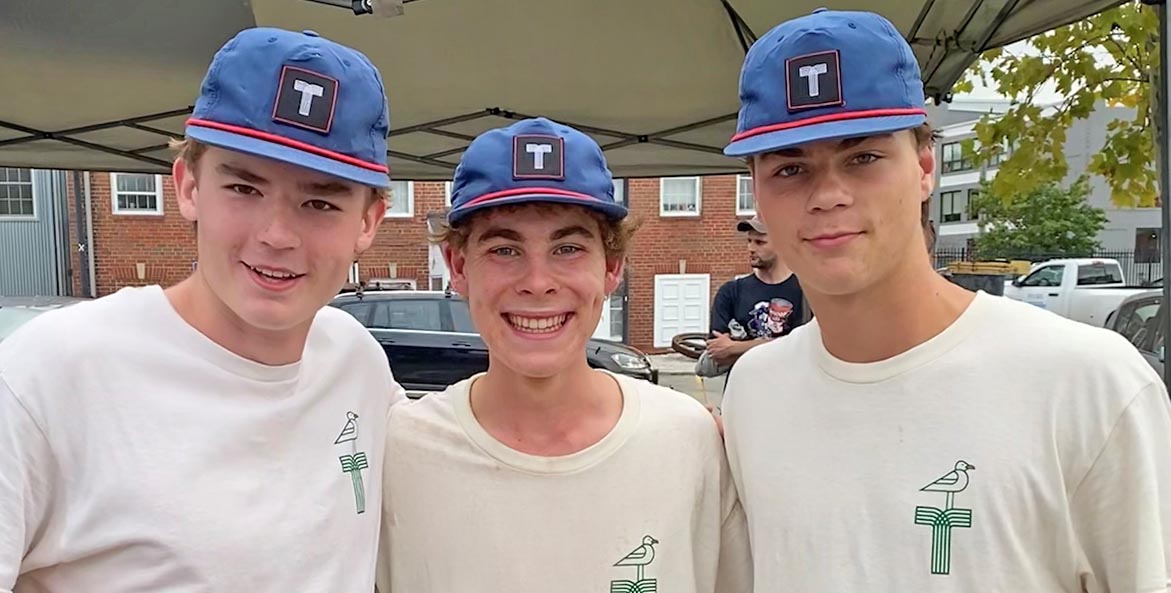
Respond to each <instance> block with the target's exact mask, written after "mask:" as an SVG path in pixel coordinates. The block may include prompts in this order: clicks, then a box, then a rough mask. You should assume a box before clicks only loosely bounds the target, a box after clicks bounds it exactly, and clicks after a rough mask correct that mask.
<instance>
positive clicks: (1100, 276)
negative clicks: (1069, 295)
mask: <svg viewBox="0 0 1171 593" xmlns="http://www.w3.org/2000/svg"><path fill="white" fill-rule="evenodd" d="M1121 283H1122V267H1121V266H1119V265H1118V264H1113V263H1106V262H1101V263H1093V264H1085V265H1082V266H1078V269H1077V285H1078V286H1093V285H1095V284H1121Z"/></svg>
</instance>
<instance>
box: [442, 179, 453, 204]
mask: <svg viewBox="0 0 1171 593" xmlns="http://www.w3.org/2000/svg"><path fill="white" fill-rule="evenodd" d="M443 204H444V205H445V206H447V207H448V208H451V182H450V181H444V182H443Z"/></svg>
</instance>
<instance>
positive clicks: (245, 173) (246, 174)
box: [216, 163, 268, 185]
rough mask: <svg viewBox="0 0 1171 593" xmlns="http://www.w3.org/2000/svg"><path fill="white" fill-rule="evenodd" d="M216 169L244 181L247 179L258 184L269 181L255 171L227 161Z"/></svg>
mask: <svg viewBox="0 0 1171 593" xmlns="http://www.w3.org/2000/svg"><path fill="white" fill-rule="evenodd" d="M216 171H219V172H220V173H221V174H223V175H228V176H231V177H236V178H238V179H240V180H243V181H247V182H248V183H255V184H257V185H263V184H266V183H268V180H267V179H265V178H264V177H261V176H260V175H257V174H256V173H253V172H252V171H249V170H248V169H245V168H243V167H237V166H235V165H229V164H227V163H220V164H219V165H216Z"/></svg>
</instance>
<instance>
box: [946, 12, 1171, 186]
mask: <svg viewBox="0 0 1171 593" xmlns="http://www.w3.org/2000/svg"><path fill="white" fill-rule="evenodd" d="M1157 31H1158V15H1157V13H1156V12H1155V10H1154V9H1153V8H1152V7H1150V6H1146V5H1144V4H1142V2H1140V1H1138V0H1132V1H1130V2H1128V3H1126V4H1123V5H1121V6H1118V7H1117V8H1114V9H1111V10H1108V11H1105V12H1103V13H1100V14H1098V15H1096V16H1093V17H1090V18H1088V19H1085V20H1082V21H1079V22H1076V23H1073V24H1071V25H1067V26H1065V27H1061V28H1059V29H1055V30H1053V31H1050V32H1047V33H1043V34H1041V35H1037V36H1035V37H1033V38H1031V39H1030V40H1029V43H1030V44H1031V45H1032V47H1033V48H1035V49H1036V50H1037V51H1036V52H1034V53H1020V54H1017V55H1014V54H1013V53H1011V52H1008V51H1005V49H1003V48H998V49H994V50H990V51H988V52H985V53H984V55H983V56H982V57H981V59H980V60H978V61H977V62H976V64H974V65H973V67H972V69H970V70H969V71H968V73H967V75H966V77H965V78H964V79H963V80H962V81H961V82H960V83H959V85H957V87H956V92H965V91H969V90H971V89H972V88H973V83H974V81H975V80H977V79H979V80H981V81H982V83H983V84H985V85H987V86H988V87H990V88H992V89H994V90H996V91H997V92H998V93H999V94H1001V95H1004V96H1007V97H1008V98H1010V99H1012V100H1013V105H1012V107H1011V108H1010V109H1009V110H1008V112H1007V113H1005V114H1003V116H1001V117H989V116H985V117H984V118H983V119H982V120H981V122H980V123H979V124H977V126H976V133H977V137H978V140H979V142H978V143H969V144H968V146H967V147H968V149H970V150H972V152H973V153H974V156H975V158H976V159H977V160H978V161H981V162H987V161H988V160H989V159H991V158H992V157H993V156H994V155H995V154H996V153H997V152H998V151H999V150H1001V148H1000V147H1003V146H1011V147H1013V150H1012V152H1011V156H1010V157H1008V158H1007V159H1006V160H1004V161H1002V163H1001V164H1000V170H999V172H998V173H997V176H996V179H995V180H994V181H993V183H992V190H993V193H995V194H997V195H1001V196H1014V195H1024V194H1028V193H1029V192H1031V191H1032V190H1034V189H1036V188H1038V187H1040V186H1042V185H1044V184H1046V183H1052V182H1060V181H1061V180H1063V179H1065V178H1066V176H1067V174H1068V173H1069V164H1068V163H1067V162H1066V159H1065V155H1064V147H1065V141H1066V134H1067V132H1068V130H1069V126H1070V124H1071V123H1073V122H1074V121H1075V120H1078V119H1082V118H1085V117H1086V116H1088V115H1089V114H1090V113H1091V112H1092V111H1093V110H1094V108H1095V107H1096V106H1098V105H1100V104H1105V105H1110V106H1125V107H1131V108H1133V109H1134V110H1135V115H1134V117H1133V119H1118V120H1115V121H1113V122H1111V123H1110V124H1109V126H1108V129H1107V137H1106V142H1105V144H1104V145H1103V146H1102V148H1101V150H1099V151H1098V152H1097V153H1095V154H1094V155H1093V156H1092V157H1091V159H1090V163H1089V165H1088V168H1087V170H1086V171H1078V172H1075V174H1077V175H1081V174H1084V173H1091V174H1097V175H1101V176H1102V177H1104V178H1105V179H1106V181H1107V183H1108V184H1109V186H1110V191H1111V200H1112V201H1113V202H1114V204H1116V205H1117V206H1119V207H1150V206H1156V205H1157V204H1158V202H1157V181H1158V170H1157V169H1156V165H1155V158H1156V152H1155V142H1154V139H1155V117H1154V115H1155V114H1154V113H1153V111H1152V107H1153V106H1152V103H1153V101H1152V98H1153V93H1154V91H1155V85H1154V84H1152V82H1153V77H1154V73H1155V72H1157V68H1158V66H1159V55H1158V54H1159V52H1158V43H1157V39H1156V33H1157ZM1046 84H1049V85H1052V87H1053V88H1055V89H1056V91H1057V92H1058V94H1060V95H1062V96H1063V97H1064V100H1062V101H1061V102H1060V103H1059V104H1057V105H1054V106H1042V105H1038V104H1037V103H1036V102H1035V99H1036V97H1037V95H1038V92H1039V91H1041V90H1042V88H1043V87H1044V86H1045V85H1046Z"/></svg>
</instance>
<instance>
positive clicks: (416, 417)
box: [388, 380, 470, 440]
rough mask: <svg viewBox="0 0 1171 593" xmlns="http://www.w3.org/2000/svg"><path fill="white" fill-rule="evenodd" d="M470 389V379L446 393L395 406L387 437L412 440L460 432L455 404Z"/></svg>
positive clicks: (408, 400) (407, 401)
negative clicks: (425, 435)
mask: <svg viewBox="0 0 1171 593" xmlns="http://www.w3.org/2000/svg"><path fill="white" fill-rule="evenodd" d="M469 386H470V383H469V381H468V380H465V381H460V382H459V383H456V384H454V385H451V386H449V387H448V388H447V389H445V390H443V391H436V392H432V393H427V394H425V395H423V396H421V397H419V398H418V399H406V400H404V401H402V402H400V403H398V404H396V405H394V406H392V407H391V408H390V420H389V432H388V436H389V437H390V438H392V439H395V438H400V439H401V438H405V439H408V440H413V439H414V438H416V437H415V436H412V435H418V434H426V433H430V434H435V433H436V432H437V431H443V430H455V429H458V426H459V421H458V419H457V418H456V416H455V406H454V405H453V401H454V400H455V399H456V398H457V397H466V396H467V390H468V387H469Z"/></svg>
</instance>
